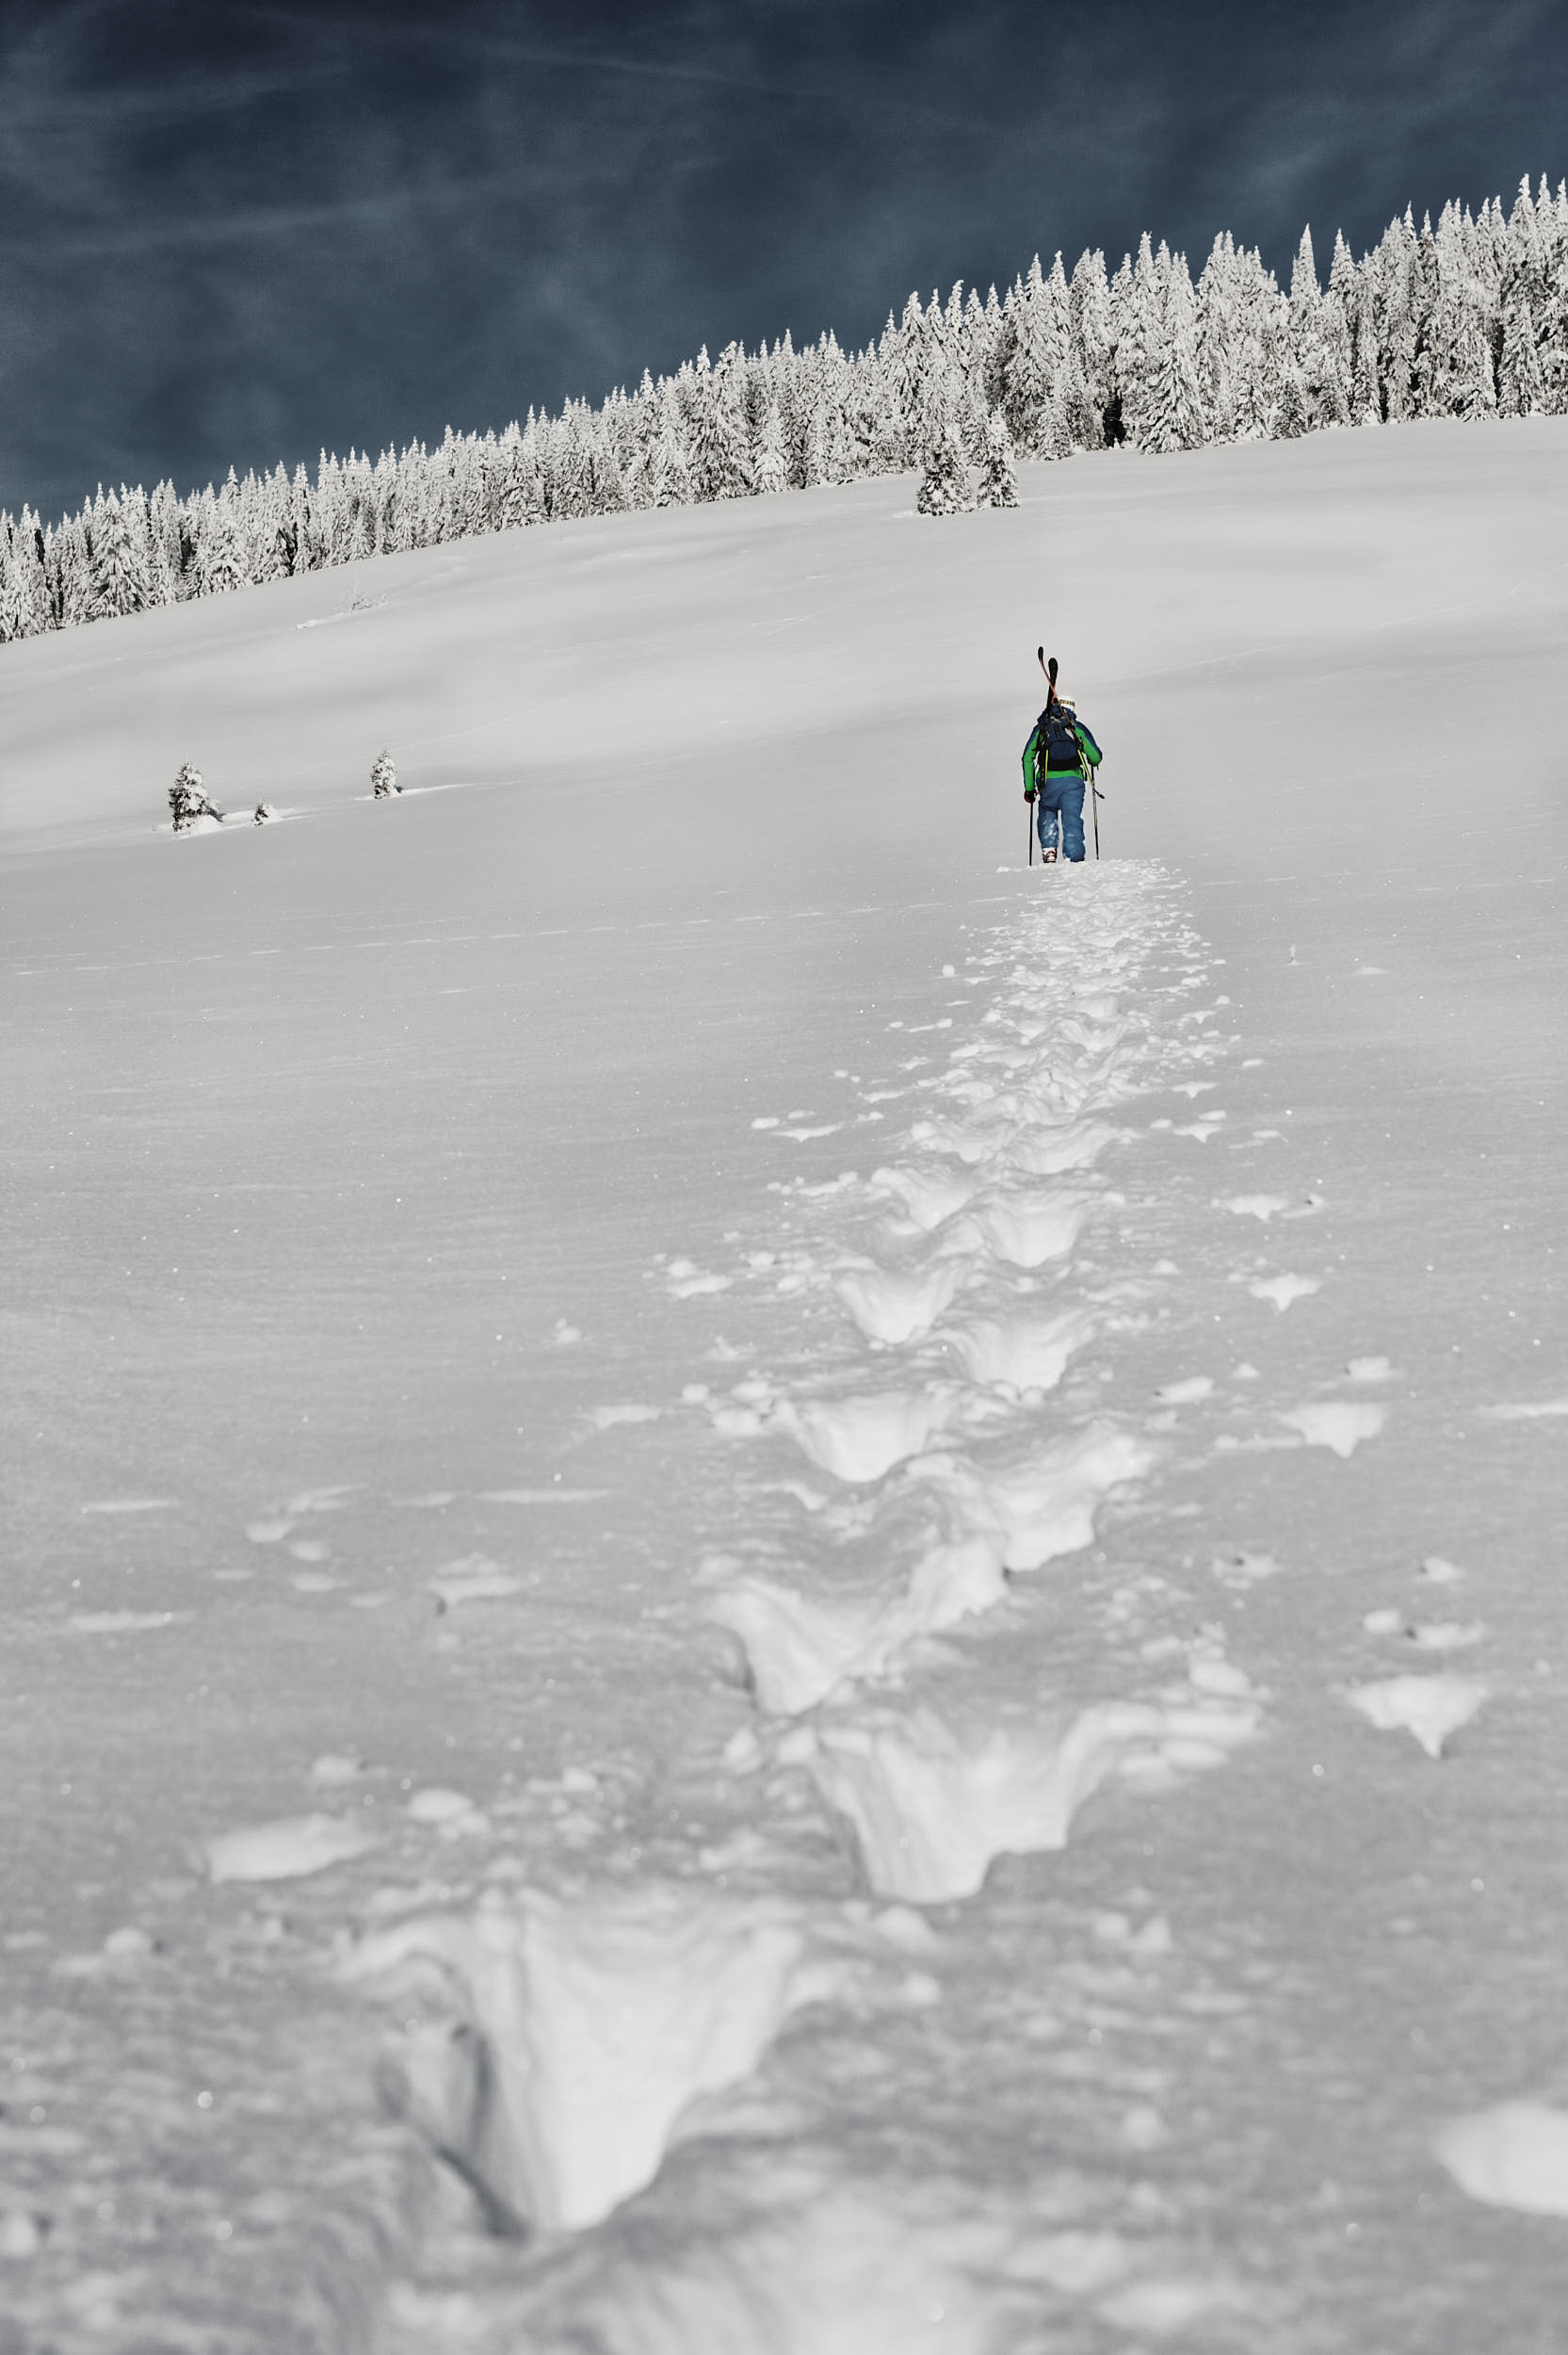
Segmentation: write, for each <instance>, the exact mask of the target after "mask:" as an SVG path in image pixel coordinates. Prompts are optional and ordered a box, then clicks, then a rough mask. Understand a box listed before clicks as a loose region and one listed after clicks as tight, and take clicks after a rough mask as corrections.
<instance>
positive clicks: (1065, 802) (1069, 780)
mask: <svg viewBox="0 0 1568 2355" xmlns="http://www.w3.org/2000/svg"><path fill="white" fill-rule="evenodd" d="M1083 797H1084V781H1083V779H1082V777H1080V776H1078V775H1076V774H1074V775H1071V776H1068V775H1063V776H1057V777H1052V776H1047V777H1044V778H1043V779H1042V781H1041V787H1040V791H1039V792H1038V793H1037V794H1036V796H1035V809H1036V813H1037V816H1036V823H1037V824H1038V826H1039V828H1040V847H1041V849H1042V850H1043V851H1054V850H1055V849H1056V847H1057V821H1058V820H1060V822H1061V854H1062V856H1063V858H1071V859H1081V858H1082V856H1083Z"/></svg>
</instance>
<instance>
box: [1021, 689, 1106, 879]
mask: <svg viewBox="0 0 1568 2355" xmlns="http://www.w3.org/2000/svg"><path fill="white" fill-rule="evenodd" d="M1035 659H1036V660H1037V661H1038V663H1039V664H1040V667H1041V669H1042V670H1043V672H1044V674H1045V680H1046V690H1045V708H1044V710H1043V712H1042V713H1041V715H1040V718H1039V720H1038V721H1037V722H1036V723H1035V730H1034V734H1033V736H1032V737H1031V738H1030V739H1029V741H1030V746H1031V747H1032V749H1033V754H1034V759H1033V764H1032V768H1033V774H1032V775H1026V779H1025V785H1024V799H1025V802H1026V804H1032V803H1033V800H1034V794H1035V791H1036V790H1037V789H1038V788H1039V786H1040V784H1041V782H1042V781H1043V778H1044V777H1046V776H1050V775H1056V776H1067V775H1071V774H1074V773H1076V774H1077V775H1078V776H1080V777H1082V779H1083V781H1084V783H1085V784H1086V785H1087V786H1088V788H1089V792H1090V799H1091V808H1092V812H1093V821H1094V855H1095V857H1096V858H1098V857H1099V855H1100V788H1099V785H1098V783H1097V781H1096V779H1095V775H1094V771H1093V768H1092V767H1091V763H1090V762H1089V760H1088V759H1087V758H1086V757H1085V755H1084V748H1083V745H1082V743H1081V742H1080V740H1079V738H1078V729H1077V713H1076V712H1075V710H1074V708H1073V706H1072V705H1071V704H1070V703H1068V702H1067V701H1066V700H1065V699H1064V698H1062V697H1060V696H1059V695H1058V693H1057V672H1058V668H1059V666H1058V662H1057V658H1056V656H1055V655H1052V657H1051V658H1050V660H1049V661H1048V662H1047V661H1046V659H1045V649H1044V647H1043V646H1037V647H1036V648H1035ZM1029 864H1030V866H1031V867H1032V866H1033V864H1034V811H1033V809H1032V807H1031V808H1030V810H1029Z"/></svg>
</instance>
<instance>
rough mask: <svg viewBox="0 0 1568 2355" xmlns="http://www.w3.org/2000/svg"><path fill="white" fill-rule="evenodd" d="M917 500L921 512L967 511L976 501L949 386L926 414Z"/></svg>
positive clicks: (953, 513)
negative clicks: (923, 460)
mask: <svg viewBox="0 0 1568 2355" xmlns="http://www.w3.org/2000/svg"><path fill="white" fill-rule="evenodd" d="M914 504H915V507H916V509H917V511H918V512H919V513H921V514H922V515H964V514H967V513H968V512H969V511H970V509H971V508H972V507H973V506H974V504H975V494H974V491H973V489H972V488H971V486H970V481H969V465H968V462H967V460H966V459H965V457H964V454H963V449H962V445H961V444H960V441H959V437H958V428H957V426H956V424H955V423H954V421H953V413H952V404H951V401H950V400H949V399H948V398H947V396H946V388H944V391H943V395H942V397H941V398H939V400H937V401H936V402H935V403H933V405H932V408H931V410H930V412H929V415H928V418H927V441H926V459H925V470H924V472H923V473H922V475H921V477H920V488H919V490H918V491H917V492H916V494H915V499H914Z"/></svg>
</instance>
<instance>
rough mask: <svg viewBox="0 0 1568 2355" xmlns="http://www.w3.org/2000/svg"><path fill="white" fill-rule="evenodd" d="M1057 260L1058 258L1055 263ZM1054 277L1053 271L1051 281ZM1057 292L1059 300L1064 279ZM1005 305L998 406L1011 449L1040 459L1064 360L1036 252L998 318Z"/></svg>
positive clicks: (1060, 329) (1061, 324) (1058, 323)
mask: <svg viewBox="0 0 1568 2355" xmlns="http://www.w3.org/2000/svg"><path fill="white" fill-rule="evenodd" d="M1060 258H1061V257H1060V255H1058V257H1057V259H1058V262H1059V261H1060ZM1057 275H1058V272H1057V271H1055V270H1053V272H1052V277H1053V279H1055V278H1056V276H1057ZM1061 291H1062V297H1063V301H1064V302H1065V296H1066V284H1065V281H1064V282H1063V285H1062V290H1061ZM1009 304H1010V305H1011V306H1012V322H1011V347H1012V348H1011V350H1010V354H1009V356H1008V358H1007V360H1006V362H1005V364H1004V365H1003V367H1002V371H1001V374H1002V398H1001V402H1000V407H1001V411H1002V414H1003V416H1004V417H1005V418H1006V420H1007V427H1008V431H1009V433H1010V436H1011V439H1012V444H1013V447H1014V448H1015V449H1021V450H1023V451H1024V452H1025V454H1026V456H1031V457H1032V456H1034V455H1036V454H1040V455H1044V454H1046V451H1045V445H1046V444H1047V443H1048V441H1049V438H1050V436H1049V431H1048V427H1047V414H1048V411H1049V408H1050V402H1051V386H1052V384H1053V382H1055V379H1056V374H1057V370H1058V369H1059V366H1060V365H1061V362H1062V358H1063V356H1064V352H1065V349H1066V335H1065V333H1064V328H1065V320H1064V319H1060V318H1059V317H1058V316H1057V307H1056V303H1055V301H1054V300H1053V288H1052V287H1051V286H1049V285H1047V284H1046V281H1045V278H1044V275H1043V271H1042V269H1041V267H1040V256H1039V254H1038V253H1037V254H1036V255H1035V257H1034V259H1033V261H1032V262H1031V263H1030V264H1029V270H1028V276H1027V277H1026V279H1025V281H1024V283H1023V284H1022V285H1021V286H1015V287H1014V288H1013V289H1012V291H1011V292H1010V294H1009V296H1008V300H1007V302H1006V303H1004V304H1003V306H1002V313H1003V317H1004V319H1005V318H1006V317H1007V312H1008V306H1009ZM1006 332H1007V331H1006V330H1005V329H1004V333H1006Z"/></svg>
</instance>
